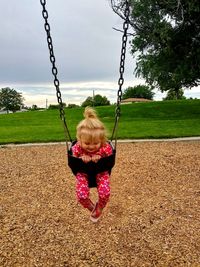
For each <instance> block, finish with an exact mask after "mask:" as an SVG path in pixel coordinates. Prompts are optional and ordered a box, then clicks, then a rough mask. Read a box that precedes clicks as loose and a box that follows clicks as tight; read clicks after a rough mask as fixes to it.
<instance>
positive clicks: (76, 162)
mask: <svg viewBox="0 0 200 267" xmlns="http://www.w3.org/2000/svg"><path fill="white" fill-rule="evenodd" d="M76 142H77V141H76V140H75V141H73V142H72V145H71V148H70V149H69V150H68V166H69V167H70V168H71V170H72V172H73V174H74V175H76V174H77V173H78V172H82V173H86V174H87V175H88V185H89V187H90V188H91V187H97V183H96V175H97V174H98V173H101V172H104V171H108V173H109V174H111V170H112V168H113V166H114V165H115V155H116V150H115V149H114V148H113V145H112V143H111V142H109V144H110V145H111V147H112V150H113V153H112V155H110V156H107V157H103V158H101V159H100V160H99V161H98V162H97V163H95V162H92V161H90V162H88V163H85V162H83V161H82V159H81V158H77V157H74V156H73V155H72V146H73V145H74V144H75V143H76Z"/></svg>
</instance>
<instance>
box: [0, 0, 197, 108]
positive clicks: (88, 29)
mask: <svg viewBox="0 0 200 267" xmlns="http://www.w3.org/2000/svg"><path fill="white" fill-rule="evenodd" d="M46 2H47V4H46V6H47V9H48V13H49V22H50V25H51V35H52V38H53V45H54V53H55V56H56V66H57V68H58V79H59V80H60V85H61V86H60V88H61V91H62V95H63V102H66V103H76V104H80V103H81V102H83V101H84V100H85V99H86V97H88V96H90V95H92V92H93V90H94V91H95V94H101V95H106V96H107V97H108V98H109V100H110V101H111V102H113V103H114V102H116V97H117V89H118V85H117V83H118V78H119V61H120V51H121V37H122V34H121V33H120V32H118V31H115V30H113V27H115V28H118V29H122V21H121V19H120V18H119V17H118V16H117V15H116V14H115V13H114V12H113V11H112V9H111V7H110V6H109V0H101V1H99V0H80V1H65V0H57V1H55V0H48V1H46ZM0 9H1V10H2V11H3V12H1V16H0V23H1V27H0V35H1V49H0V59H1V71H0V88H3V87H11V88H14V89H16V90H19V91H20V92H22V93H23V95H24V97H25V99H26V100H25V101H26V104H27V105H32V104H37V105H38V106H45V102H46V99H48V102H49V103H56V101H57V100H56V97H55V88H54V86H53V76H52V73H51V68H52V66H51V64H50V61H49V51H48V47H47V41H46V33H45V31H44V20H43V18H42V7H41V5H40V1H35V0H29V1H27V0H20V1H12V5H10V4H9V3H8V2H6V1H0ZM129 50H130V47H129V45H128V47H127V54H126V63H125V73H124V79H125V83H124V86H123V88H124V89H125V88H126V87H128V86H134V85H137V84H140V83H144V81H142V80H139V79H136V78H135V77H134V75H133V72H134V68H135V61H134V59H133V58H132V56H131V55H130V53H129ZM198 90H199V89H198ZM194 92H196V91H194ZM198 92H199V91H198ZM198 92H196V93H198ZM159 97H160V96H159Z"/></svg>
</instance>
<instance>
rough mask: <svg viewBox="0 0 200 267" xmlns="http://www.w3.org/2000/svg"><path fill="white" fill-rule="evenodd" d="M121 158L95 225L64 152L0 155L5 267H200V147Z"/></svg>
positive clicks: (129, 148) (10, 149) (155, 148)
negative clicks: (77, 191) (79, 196)
mask: <svg viewBox="0 0 200 267" xmlns="http://www.w3.org/2000/svg"><path fill="white" fill-rule="evenodd" d="M117 150H118V151H117V159H116V165H115V167H114V169H113V172H112V176H111V188H112V193H111V198H110V202H109V204H108V206H107V207H106V208H105V210H104V214H103V216H102V218H101V220H100V221H99V222H98V223H96V224H94V223H92V222H91V221H90V220H89V215H90V214H89V212H88V211H87V210H85V209H83V208H82V207H81V206H80V205H79V204H78V203H77V201H76V197H75V189H74V188H75V179H74V177H73V175H72V174H71V172H70V170H69V168H68V167H67V164H66V157H65V154H66V152H65V146H64V145H62V144H57V145H40V146H39V145H36V146H4V147H1V148H0V266H1V267H129V266H132V267H153V266H157V267H176V266H180V267H186V266H187V267H188V266H192V267H199V266H200V142H199V141H193V142H143V143H126V144H118V148H117ZM91 198H92V199H93V200H95V199H96V198H97V194H96V190H95V189H92V190H91Z"/></svg>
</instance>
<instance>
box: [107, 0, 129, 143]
mask: <svg viewBox="0 0 200 267" xmlns="http://www.w3.org/2000/svg"><path fill="white" fill-rule="evenodd" d="M129 1H130V0H126V1H125V10H124V14H125V20H124V23H123V30H124V32H123V36H122V48H121V57H120V67H119V73H120V76H119V80H118V86H119V89H118V92H117V105H116V109H115V125H114V128H113V132H112V137H111V141H112V140H113V138H114V135H115V147H116V144H117V126H118V121H119V118H120V115H121V109H120V103H121V99H122V86H123V84H124V67H125V57H126V44H127V39H128V36H127V31H128V27H129V14H130V7H129Z"/></svg>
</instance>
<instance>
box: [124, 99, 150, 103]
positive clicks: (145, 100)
mask: <svg viewBox="0 0 200 267" xmlns="http://www.w3.org/2000/svg"><path fill="white" fill-rule="evenodd" d="M151 101H152V100H150V99H146V98H126V99H124V100H122V101H121V103H122V104H130V103H137V102H151Z"/></svg>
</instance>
